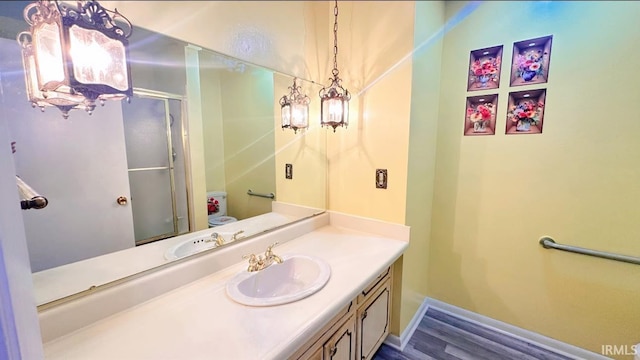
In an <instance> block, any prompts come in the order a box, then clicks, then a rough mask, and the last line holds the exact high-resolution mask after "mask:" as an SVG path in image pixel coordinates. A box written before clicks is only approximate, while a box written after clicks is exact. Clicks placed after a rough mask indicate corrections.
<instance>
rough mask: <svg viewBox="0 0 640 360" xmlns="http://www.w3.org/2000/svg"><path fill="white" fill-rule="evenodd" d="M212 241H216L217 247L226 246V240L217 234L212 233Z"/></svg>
mask: <svg viewBox="0 0 640 360" xmlns="http://www.w3.org/2000/svg"><path fill="white" fill-rule="evenodd" d="M211 241H215V242H216V246H220V245H222V244H224V238H223V237H222V236H221V235H220V234H218V233H217V232H213V233H211Z"/></svg>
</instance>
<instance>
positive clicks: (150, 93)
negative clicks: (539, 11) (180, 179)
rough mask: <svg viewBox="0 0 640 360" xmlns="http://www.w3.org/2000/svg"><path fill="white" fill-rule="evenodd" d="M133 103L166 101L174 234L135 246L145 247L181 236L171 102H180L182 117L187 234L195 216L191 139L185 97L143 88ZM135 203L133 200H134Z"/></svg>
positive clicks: (162, 235)
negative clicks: (192, 207) (136, 101)
mask: <svg viewBox="0 0 640 360" xmlns="http://www.w3.org/2000/svg"><path fill="white" fill-rule="evenodd" d="M133 97H134V99H133V101H135V97H141V98H150V99H157V100H163V101H164V111H165V126H166V129H167V134H166V135H167V155H168V160H169V165H168V167H162V169H167V170H169V179H170V188H171V189H170V190H171V209H172V213H173V232H172V233H164V234H161V235H157V236H154V237H150V238H146V239H140V240H136V241H135V245H136V246H138V245H143V244H148V243H151V242H154V241H158V240H163V239H167V238H170V237H173V236H177V235H179V234H180V231H179V225H178V222H179V220H180V219H179V214H178V209H177V206H178V204H177V198H176V191H177V189H176V179H175V160H174V158H173V151H174V146H173V140H172V136H171V135H172V128H171V122H172V120H171V113H170V105H169V102H170V100H177V101H180V112H181V113H180V116H181V121H180V128H179V130H178V131H179V132H180V138H181V139H182V161H183V162H184V176H185V191H186V215H187V226H188V229H187V232H191V231H192V230H193V228H194V224H193V216H192V209H191V202H192V196H191V186H190V184H191V171H190V163H189V161H188V160H189V158H190V156H189V139H188V136H185V134H186V133H187V129H186V127H187V124H188V118H187V111H186V96H183V95H179V94H174V93H169V92H163V91H156V90H149V89H142V88H134V89H133ZM155 169H157V170H161V168H160V167H158V168H134V169H129V168H128V169H127V172H128V173H131V172H132V171H145V170H155ZM132 201H133V200H132ZM134 226H135V222H134Z"/></svg>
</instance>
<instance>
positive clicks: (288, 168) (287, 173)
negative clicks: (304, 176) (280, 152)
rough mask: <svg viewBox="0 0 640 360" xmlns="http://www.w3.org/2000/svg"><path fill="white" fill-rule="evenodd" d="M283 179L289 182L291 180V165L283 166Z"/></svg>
mask: <svg viewBox="0 0 640 360" xmlns="http://www.w3.org/2000/svg"><path fill="white" fill-rule="evenodd" d="M284 177H285V178H286V179H289V180H291V179H293V164H285V165H284Z"/></svg>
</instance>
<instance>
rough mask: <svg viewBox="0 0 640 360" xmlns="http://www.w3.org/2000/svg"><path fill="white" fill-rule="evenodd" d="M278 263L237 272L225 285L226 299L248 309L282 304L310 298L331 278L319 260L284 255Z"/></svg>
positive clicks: (325, 265) (328, 270) (302, 256)
mask: <svg viewBox="0 0 640 360" xmlns="http://www.w3.org/2000/svg"><path fill="white" fill-rule="evenodd" d="M282 260H283V262H282V264H277V263H274V264H272V265H271V266H269V267H268V268H266V269H264V270H261V271H256V272H248V271H246V270H244V271H242V272H240V273H239V274H237V275H236V276H235V277H234V278H233V279H231V280H230V281H229V282H228V283H227V295H229V297H230V298H231V299H232V300H234V301H236V302H238V303H240V304H244V305H249V306H272V305H280V304H286V303H290V302H294V301H297V300H300V299H303V298H305V297H307V296H309V295H311V294H314V293H315V292H317V291H318V290H320V289H322V287H324V285H325V284H326V283H327V281H329V277H331V268H330V267H329V264H327V263H326V262H325V261H324V260H322V259H319V258H316V257H313V256H308V255H288V256H286V255H285V256H282Z"/></svg>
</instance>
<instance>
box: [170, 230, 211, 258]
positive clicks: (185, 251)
mask: <svg viewBox="0 0 640 360" xmlns="http://www.w3.org/2000/svg"><path fill="white" fill-rule="evenodd" d="M210 239H211V236H205V235H200V236H194V237H191V238H189V239H187V240H184V241H181V242H179V243H177V244H175V245H173V246H172V247H170V248H168V249H167V251H165V253H164V258H165V259H167V260H175V259H180V258H182V257H185V256H189V255H193V254H197V253H199V252H201V251H205V250H208V249H212V248H214V247H216V242H215V241H209V242H207V240H210Z"/></svg>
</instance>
